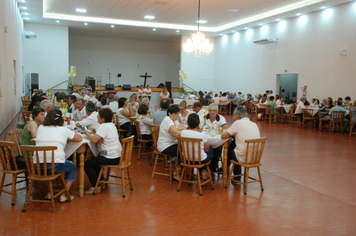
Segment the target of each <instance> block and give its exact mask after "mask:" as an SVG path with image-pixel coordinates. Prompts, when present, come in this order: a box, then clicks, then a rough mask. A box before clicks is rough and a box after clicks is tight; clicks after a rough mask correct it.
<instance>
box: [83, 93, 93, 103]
mask: <svg viewBox="0 0 356 236" xmlns="http://www.w3.org/2000/svg"><path fill="white" fill-rule="evenodd" d="M90 95H91V92H86V93H84V94H83V99H84V101H85V102H89V101H91V99H90Z"/></svg>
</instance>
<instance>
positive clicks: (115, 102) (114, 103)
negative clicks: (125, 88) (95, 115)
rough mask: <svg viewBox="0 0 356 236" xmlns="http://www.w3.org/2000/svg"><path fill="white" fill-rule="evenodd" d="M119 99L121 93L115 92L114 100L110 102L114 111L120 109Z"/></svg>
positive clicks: (110, 106)
mask: <svg viewBox="0 0 356 236" xmlns="http://www.w3.org/2000/svg"><path fill="white" fill-rule="evenodd" d="M119 99H120V95H119V94H115V95H114V96H113V101H112V102H110V103H109V108H110V109H111V111H112V112H116V111H117V109H119Z"/></svg>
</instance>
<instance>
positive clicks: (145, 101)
mask: <svg viewBox="0 0 356 236" xmlns="http://www.w3.org/2000/svg"><path fill="white" fill-rule="evenodd" d="M141 104H143V105H147V106H148V112H147V115H146V117H148V118H150V119H153V117H151V115H150V112H151V114H153V113H154V112H155V111H154V110H153V109H152V108H151V107H150V99H149V98H148V97H147V96H142V97H141ZM135 117H138V109H137V110H136V115H135Z"/></svg>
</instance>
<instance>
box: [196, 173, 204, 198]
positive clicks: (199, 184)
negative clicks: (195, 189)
mask: <svg viewBox="0 0 356 236" xmlns="http://www.w3.org/2000/svg"><path fill="white" fill-rule="evenodd" d="M197 176H198V186H199V192H200V196H203V190H202V189H201V179H200V172H199V169H197Z"/></svg>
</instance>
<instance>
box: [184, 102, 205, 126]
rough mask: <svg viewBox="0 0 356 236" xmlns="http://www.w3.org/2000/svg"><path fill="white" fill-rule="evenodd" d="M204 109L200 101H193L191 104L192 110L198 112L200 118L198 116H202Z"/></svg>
mask: <svg viewBox="0 0 356 236" xmlns="http://www.w3.org/2000/svg"><path fill="white" fill-rule="evenodd" d="M204 110H205V109H202V106H201V103H200V102H195V103H194V104H193V111H194V112H195V113H197V114H198V116H199V119H200V117H203V116H204ZM205 111H206V110H205ZM188 126H189V125H188Z"/></svg>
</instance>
